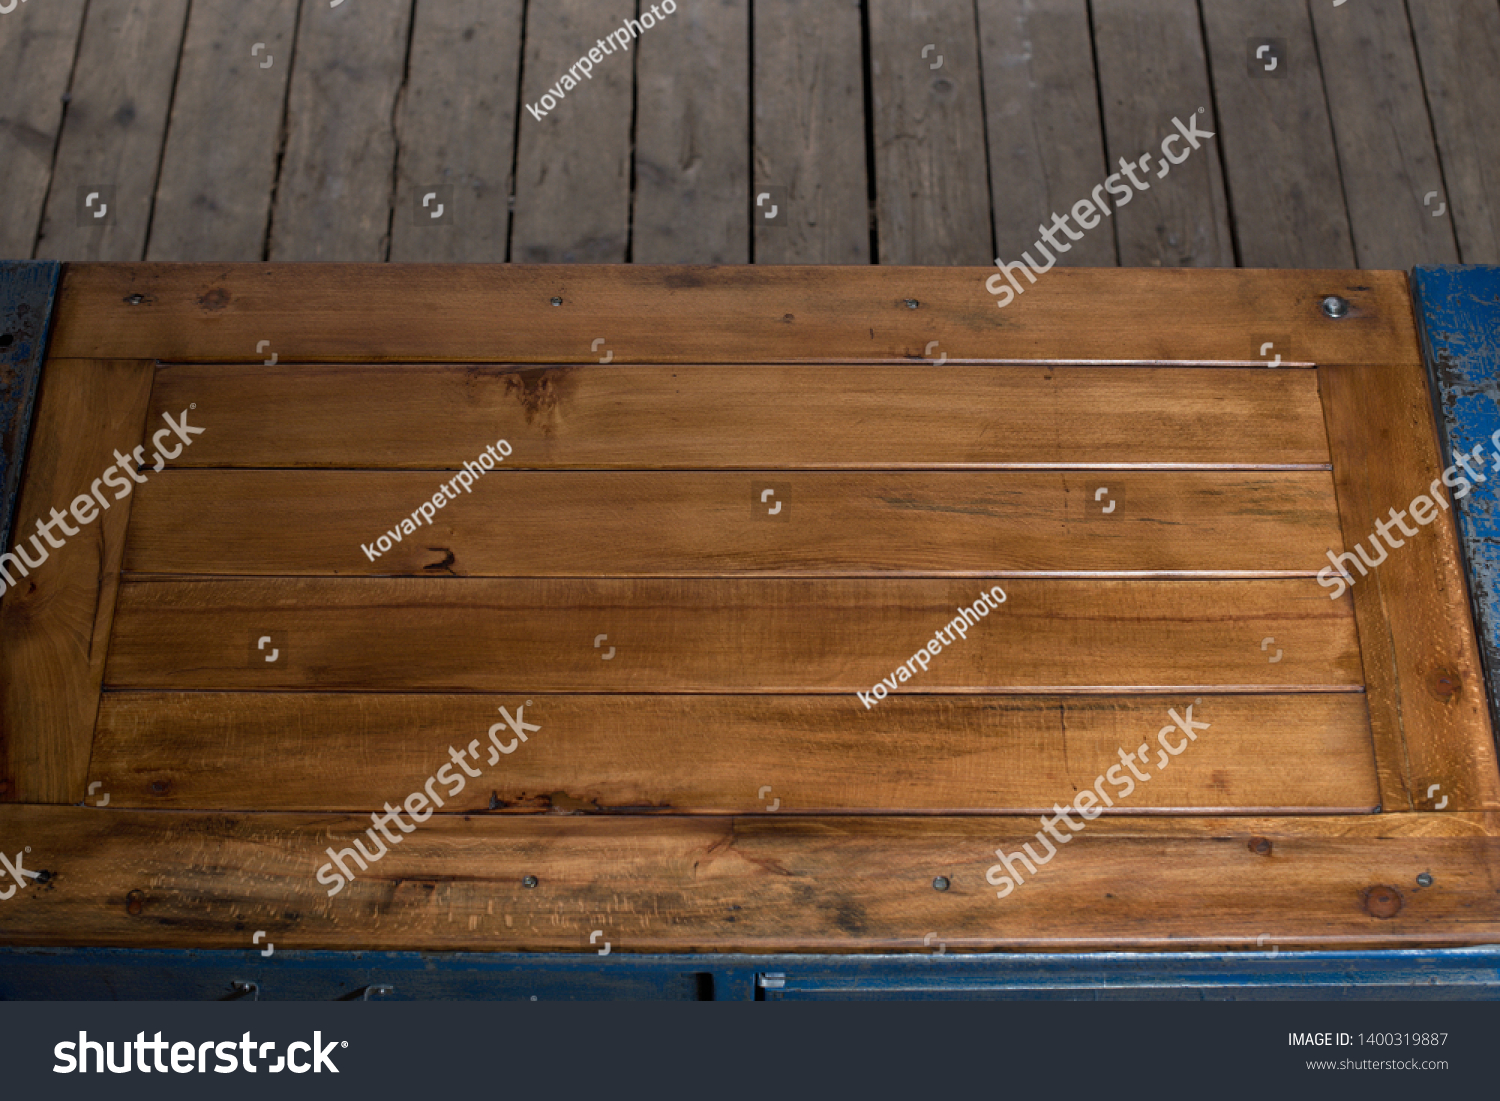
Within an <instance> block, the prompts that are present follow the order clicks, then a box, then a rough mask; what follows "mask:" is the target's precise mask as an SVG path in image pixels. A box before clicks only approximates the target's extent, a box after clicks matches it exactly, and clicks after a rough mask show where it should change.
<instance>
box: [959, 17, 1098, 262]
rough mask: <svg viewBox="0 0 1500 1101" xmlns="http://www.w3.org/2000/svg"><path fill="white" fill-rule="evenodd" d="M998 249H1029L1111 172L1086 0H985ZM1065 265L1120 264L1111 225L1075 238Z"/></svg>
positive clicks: (983, 49) (983, 34)
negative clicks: (1042, 231) (1056, 218)
mask: <svg viewBox="0 0 1500 1101" xmlns="http://www.w3.org/2000/svg"><path fill="white" fill-rule="evenodd" d="M977 6H978V13H979V34H980V38H979V43H980V55H981V58H982V61H983V64H984V102H985V119H986V122H987V124H988V126H989V165H990V188H991V205H992V210H993V213H994V222H995V244H996V255H998V256H999V257H1001V258H1002V259H1005V260H1012V259H1015V258H1016V257H1019V256H1020V255H1021V253H1022V251H1024V250H1026V249H1029V248H1030V247H1031V245H1032V243H1033V242H1034V241H1036V240H1037V234H1038V233H1039V232H1040V227H1042V226H1050V225H1051V224H1052V215H1053V213H1054V212H1064V211H1071V210H1072V209H1073V207H1074V206H1075V205H1076V204H1077V203H1078V202H1079V201H1080V200H1081V199H1084V198H1086V197H1087V196H1088V195H1089V193H1090V192H1091V191H1093V189H1094V187H1095V186H1097V185H1098V184H1099V183H1100V182H1102V181H1103V180H1104V179H1105V178H1106V177H1107V176H1109V174H1110V172H1111V171H1112V170H1111V169H1109V168H1107V167H1105V165H1106V163H1107V162H1106V159H1105V155H1104V128H1103V126H1102V125H1101V123H1100V121H1099V89H1098V84H1097V82H1096V81H1095V78H1094V51H1093V42H1092V39H1091V36H1090V28H1089V9H1088V0H978V5H977ZM1057 262H1058V264H1060V265H1062V266H1065V267H1066V266H1074V267H1113V266H1115V265H1116V264H1118V263H1119V253H1118V251H1117V250H1116V248H1115V234H1114V229H1113V227H1110V228H1108V229H1106V228H1104V227H1100V228H1099V229H1098V230H1097V231H1096V232H1093V233H1090V234H1088V235H1086V236H1085V237H1084V238H1083V240H1081V241H1075V242H1072V247H1071V248H1070V249H1069V251H1067V252H1065V253H1062V254H1061V255H1060V256H1058V259H1057Z"/></svg>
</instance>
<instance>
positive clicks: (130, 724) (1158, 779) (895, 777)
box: [89, 692, 1378, 815]
mask: <svg viewBox="0 0 1500 1101" xmlns="http://www.w3.org/2000/svg"><path fill="white" fill-rule="evenodd" d="M501 707H504V708H505V709H506V710H507V712H509V714H510V715H511V716H512V717H515V718H517V721H519V722H524V723H526V724H528V725H532V726H536V727H539V728H540V729H539V730H536V731H533V732H531V733H530V736H529V740H528V741H527V742H526V743H524V745H519V744H517V742H516V739H515V737H514V734H513V732H512V730H511V728H510V727H508V726H502V727H501V728H500V729H499V730H498V731H496V732H495V733H496V736H497V738H498V745H499V746H500V747H502V748H503V747H506V746H509V747H510V749H511V752H510V753H509V754H508V755H505V756H503V757H502V756H501V755H500V754H497V753H495V752H492V747H493V746H494V745H495V744H496V743H492V742H491V741H490V739H489V737H488V732H489V730H490V728H491V726H492V725H493V724H495V723H497V722H501V723H503V722H504V721H505V720H504V719H503V717H502V716H501V714H500V708H501ZM1189 707H1191V708H1192V709H1193V721H1194V722H1206V723H1208V724H1209V725H1208V727H1207V728H1206V729H1205V730H1203V731H1202V732H1199V733H1198V734H1197V739H1196V741H1194V742H1192V743H1189V744H1187V745H1186V748H1179V755H1178V756H1176V757H1171V756H1168V755H1167V754H1166V753H1163V752H1162V748H1163V746H1162V744H1161V742H1160V739H1159V738H1158V734H1159V733H1160V732H1161V730H1162V729H1163V728H1164V727H1165V728H1166V729H1167V730H1168V734H1167V743H1166V744H1167V746H1169V747H1182V746H1183V745H1184V743H1186V739H1185V738H1184V737H1183V736H1182V733H1181V731H1180V729H1179V728H1177V727H1175V726H1174V724H1173V720H1172V719H1171V717H1170V714H1169V713H1170V712H1171V711H1174V710H1175V711H1176V712H1177V713H1178V714H1179V715H1184V716H1185V712H1186V709H1188V708H1189ZM476 737H477V738H479V739H480V745H481V746H482V747H483V748H484V752H483V753H481V755H480V756H479V757H478V758H476V759H475V761H474V762H473V764H474V765H475V766H478V767H479V768H480V771H481V772H482V773H483V775H482V777H481V778H480V779H478V780H476V781H475V782H474V783H473V784H471V785H468V786H466V787H465V788H464V789H463V790H462V791H460V792H459V793H458V795H457V796H456V797H454V798H452V799H451V800H450V802H449V803H448V805H447V806H446V807H445V808H444V810H445V812H448V813H453V812H464V813H482V812H488V811H496V812H505V813H515V814H537V813H550V814H597V813H606V814H615V815H619V814H642V813H660V814H683V813H690V814H691V813H712V814H723V813H738V814H753V813H757V812H765V813H773V812H774V813H782V814H807V813H829V812H846V813H847V812H855V811H857V812H881V813H890V812H892V811H901V812H903V813H913V812H915V813H921V812H935V813H947V814H957V813H1041V812H1046V813H1049V814H1050V813H1051V808H1052V804H1053V803H1054V802H1056V801H1058V800H1064V801H1066V800H1069V799H1071V798H1072V797H1073V794H1074V793H1075V792H1079V791H1082V790H1084V789H1086V788H1090V787H1092V786H1093V785H1094V783H1095V781H1096V780H1097V779H1098V778H1099V777H1101V776H1104V775H1105V774H1106V772H1108V770H1110V769H1111V768H1119V769H1121V771H1119V772H1117V774H1116V780H1117V781H1118V780H1120V779H1123V778H1128V777H1130V775H1131V774H1130V773H1128V772H1125V771H1123V768H1124V767H1126V766H1122V762H1121V759H1120V756H1119V754H1120V752H1121V751H1122V747H1123V750H1124V751H1125V752H1128V753H1129V754H1132V755H1137V760H1138V761H1141V760H1144V763H1145V767H1146V769H1148V770H1149V771H1148V773H1147V774H1148V775H1149V776H1150V779H1149V780H1148V781H1145V782H1141V783H1136V784H1133V788H1134V790H1130V789H1129V788H1127V787H1126V784H1125V783H1116V784H1115V785H1113V786H1111V785H1110V784H1109V783H1108V782H1106V783H1105V784H1104V785H1103V790H1104V791H1106V792H1112V793H1113V795H1120V794H1121V793H1122V792H1127V794H1126V795H1124V796H1123V797H1121V798H1120V799H1119V800H1118V802H1117V803H1116V805H1115V806H1114V807H1113V808H1110V807H1106V806H1105V805H1104V804H1103V803H1100V804H1099V805H1100V807H1101V809H1102V813H1104V814H1116V813H1121V814H1150V813H1167V812H1172V811H1178V812H1181V811H1183V810H1192V811H1196V812H1213V811H1240V812H1246V813H1254V812H1261V813H1267V812H1275V813H1286V814H1307V813H1319V812H1326V811H1338V810H1342V811H1345V812H1354V813H1359V812H1367V811H1370V810H1372V809H1373V808H1374V807H1375V805H1376V802H1377V801H1378V794H1377V791H1376V784H1375V770H1374V758H1373V754H1372V752H1371V744H1370V735H1369V722H1368V719H1367V717H1366V714H1365V703H1364V699H1363V697H1362V696H1360V695H1359V694H1355V693H1329V694H1305V693H1304V694H1295V693H1294V694H1282V695H1254V696H1204V697H1199V698H1198V699H1197V702H1196V703H1195V701H1194V699H1193V698H1191V697H1182V698H1178V697H1162V696H1141V697H1108V696H1063V697H1020V698H1016V697H998V696H967V697H965V696H959V697H951V696H950V697H942V696H931V695H900V696H894V697H888V698H887V699H885V700H884V701H882V702H880V703H879V704H878V706H877V710H875V711H873V712H867V711H866V709H865V708H864V706H863V705H862V704H861V703H860V702H859V701H858V700H857V699H856V698H854V697H852V696H851V697H845V698H840V697H827V696H606V695H558V696H533V697H522V696H489V695H437V694H421V695H407V694H400V695H397V694H391V693H347V694H346V693H338V694H332V693H329V694H324V693H282V692H254V693H248V692H247V693H220V692H180V693H176V692H174V693H155V692H108V693H106V694H105V696H104V700H103V704H102V706H101V710H100V718H99V737H98V739H97V741H96V743H95V746H94V755H93V759H92V761H91V763H90V774H89V780H90V782H91V783H92V782H97V783H98V784H99V790H101V791H107V792H109V793H110V796H109V798H110V803H109V805H110V806H111V807H126V808H128V807H139V808H148V809H170V810H194V809H196V810H210V809H212V810H351V811H352V810H379V809H380V807H381V804H382V803H383V802H384V800H385V799H386V798H390V799H396V798H397V797H398V796H400V795H404V794H405V793H406V792H407V791H409V790H413V788H414V786H416V787H420V786H421V783H422V782H423V781H424V780H425V779H426V777H428V776H429V775H431V774H432V773H433V772H434V771H435V770H437V769H438V768H440V767H442V766H443V765H446V764H448V763H449V762H450V756H449V749H450V748H457V749H458V750H459V751H460V752H463V751H465V750H466V749H467V748H469V746H470V743H471V742H472V741H473V739H474V738H476ZM1143 744H1144V745H1146V746H1147V747H1148V751H1147V752H1146V753H1145V754H1144V755H1143V756H1141V755H1139V754H1140V750H1139V747H1140V746H1141V745H1143ZM309 745H315V746H316V747H317V751H316V752H317V754H318V758H319V760H320V762H321V763H320V764H319V765H318V766H317V767H313V768H309V767H308V760H307V747H308V746H309ZM492 757H493V758H495V765H494V767H490V766H489V765H488V764H487V763H486V762H489V760H490V758H492ZM502 761H503V764H502V763H500V762H502ZM436 790H437V791H439V792H443V791H446V790H449V789H446V788H444V787H442V786H439V787H438V788H437V789H436ZM1096 790H1097V789H1096ZM382 793H384V794H382Z"/></svg>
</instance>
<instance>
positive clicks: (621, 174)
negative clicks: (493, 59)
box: [510, 0, 681, 264]
mask: <svg viewBox="0 0 1500 1101" xmlns="http://www.w3.org/2000/svg"><path fill="white" fill-rule="evenodd" d="M680 10H681V9H679V12H680ZM634 14H635V4H634V2H633V0H552V2H549V3H546V4H529V5H527V8H526V58H525V62H524V67H523V70H522V72H523V77H522V80H523V87H522V89H521V107H520V108H519V110H520V112H521V127H520V133H519V137H518V139H517V140H518V142H519V148H518V150H517V154H516V213H515V220H514V222H513V223H512V228H511V246H510V257H511V259H512V260H514V261H516V262H518V263H525V264H557V263H565V264H622V263H624V262H625V261H626V260H627V259H628V258H629V248H630V175H631V174H630V164H631V132H630V125H631V107H632V103H633V100H634V87H635V66H636V63H637V44H638V43H639V42H640V38H639V37H631V38H627V39H623V40H622V39H620V38H616V39H615V41H614V43H611V44H606V46H602V47H601V46H598V45H596V43H599V42H603V41H604V38H603V36H605V35H607V34H612V33H615V32H616V31H619V30H620V29H621V28H623V27H625V26H626V25H627V24H626V19H627V18H633V17H634ZM661 31H662V28H660V27H653V28H652V29H651V30H645V29H644V28H643V29H642V30H641V31H639V32H634V33H638V34H640V35H648V34H658V33H661ZM590 49H595V50H598V51H599V54H598V57H599V61H598V62H597V63H593V64H594V71H593V72H592V75H590V76H589V77H587V78H580V77H575V76H571V75H568V71H569V69H571V68H573V66H574V65H575V64H576V63H577V61H578V59H579V58H580V57H586V56H588V52H589V50H590ZM564 78H566V80H567V81H568V82H571V83H573V84H574V85H575V87H573V88H571V89H569V88H567V87H566V86H564ZM559 93H560V95H559ZM543 96H546V97H547V100H546V101H545V102H543V100H542V97H543ZM546 103H552V104H553V106H552V107H551V108H548V107H547V106H546ZM538 115H541V116H543V117H540V118H539V117H537V116H538Z"/></svg>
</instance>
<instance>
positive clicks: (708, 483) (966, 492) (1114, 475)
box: [126, 422, 1339, 577]
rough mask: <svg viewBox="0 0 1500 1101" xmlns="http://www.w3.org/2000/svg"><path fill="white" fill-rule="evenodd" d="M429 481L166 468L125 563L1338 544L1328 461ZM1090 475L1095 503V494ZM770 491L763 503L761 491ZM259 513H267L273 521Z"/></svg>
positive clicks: (1131, 555)
mask: <svg viewBox="0 0 1500 1101" xmlns="http://www.w3.org/2000/svg"><path fill="white" fill-rule="evenodd" d="M205 423H206V422H205ZM206 436H207V432H205V438H206ZM439 481H440V476H439V475H435V474H433V473H431V472H425V473H419V472H412V473H400V474H396V473H380V474H374V473H371V474H361V473H353V472H346V471H285V472H282V471H258V470H257V471H250V470H247V471H223V470H176V471H170V472H166V473H164V474H163V475H162V476H161V477H158V478H155V479H153V480H152V481H151V482H150V483H149V484H147V485H145V486H142V487H141V489H140V491H139V493H138V495H137V500H136V503H135V505H134V512H133V514H134V518H135V526H134V528H133V531H132V536H131V540H130V547H129V551H128V552H127V555H126V569H127V570H130V571H133V572H143V573H152V574H238V575H273V576H274V575H285V574H299V575H317V576H323V575H337V576H348V575H351V574H352V575H365V576H376V575H389V574H407V575H411V576H417V577H423V576H428V577H430V576H432V575H433V574H434V573H436V574H438V575H440V576H442V575H456V576H463V577H480V576H489V577H569V576H616V577H620V576H629V577H660V576H692V575H709V576H726V575H742V574H777V575H781V576H789V575H797V574H808V575H844V576H847V575H851V574H877V575H881V574H904V575H923V576H936V575H958V576H962V575H968V576H976V577H977V576H981V575H986V576H987V575H1003V574H1010V573H1035V572H1039V571H1040V572H1046V573H1080V572H1082V573H1092V572H1109V573H1119V572H1128V573H1130V574H1132V575H1145V574H1149V575H1153V576H1168V575H1182V574H1192V573H1200V574H1201V573H1212V574H1219V575H1225V574H1234V575H1239V576H1271V575H1288V574H1297V573H1300V574H1303V575H1306V576H1312V575H1314V574H1316V573H1317V572H1318V570H1319V569H1321V568H1323V567H1324V566H1326V565H1327V564H1328V560H1327V559H1326V558H1325V557H1324V552H1325V551H1326V550H1327V548H1328V547H1330V546H1333V545H1335V544H1337V543H1338V541H1339V524H1338V508H1337V505H1336V503H1335V501H1334V496H1333V480H1332V478H1331V476H1330V475H1329V474H1328V472H1327V471H1307V472H1284V473H1273V474H1262V473H1247V474H1239V473H1233V474H1230V473H1197V472H1195V473H1186V472H1184V473H1167V472H1149V473H1147V472H1136V471H1132V472H1130V473H1128V474H1125V473H1122V472H1119V471H1105V472H1097V471H1096V472H1087V473H1086V472H1076V473H1062V472H1028V471H1008V472H1004V473H1002V474H998V475H997V474H994V473H989V472H980V471H948V472H944V473H925V472H921V473H919V472H902V473H891V472H879V473H839V472H817V473H806V472H798V473H795V474H792V473H780V472H761V473H756V472H752V471H733V472H724V473H707V472H702V473H700V472H690V471H683V472H674V473H664V472H658V473H649V474H646V473H640V472H635V471H618V472H613V473H599V472H593V471H578V472H570V471H558V472H540V471H507V472H504V473H502V474H499V475H497V476H496V477H494V478H488V479H485V480H484V481H483V482H480V483H478V484H476V485H475V486H474V488H473V492H472V493H460V494H459V499H458V500H457V501H456V502H451V503H446V502H445V505H444V508H443V510H442V512H441V513H439V512H438V511H437V508H436V506H435V505H434V504H432V502H431V501H430V500H429V499H430V498H431V497H432V496H433V495H434V493H435V489H434V486H435V484H437V483H438V482H439ZM455 488H456V487H455ZM1101 488H1102V489H1104V490H1105V491H1106V492H1105V496H1106V497H1107V498H1108V503H1104V502H1102V501H1096V500H1094V494H1095V492H1096V490H1098V489H1101ZM767 489H768V490H770V491H771V499H770V500H767V501H765V502H761V501H760V500H759V499H758V498H759V497H760V495H761V493H762V492H764V491H765V490H767ZM421 502H427V503H428V505H429V507H428V510H427V511H428V512H431V513H432V514H433V515H432V517H431V519H430V524H431V525H432V526H430V527H428V526H425V522H426V521H427V517H426V516H425V514H423V513H418V514H417V516H416V520H415V521H413V526H414V527H415V528H416V529H417V530H414V531H413V532H410V533H408V534H407V537H406V538H404V539H403V540H402V541H401V543H399V544H397V545H396V546H393V547H392V549H391V550H390V551H389V552H388V553H385V554H382V555H380V556H379V557H378V558H377V559H373V560H372V559H371V558H369V556H367V555H366V554H364V553H363V552H362V551H361V550H360V546H361V544H363V543H366V542H368V541H369V539H370V537H371V535H372V534H373V533H375V532H376V530H377V529H378V527H379V526H380V525H382V524H387V523H388V524H389V525H390V526H393V527H394V526H396V525H397V524H399V517H402V516H406V515H408V514H410V513H412V512H416V511H417V510H416V506H417V505H418V504H419V503H421ZM1106 508H1108V509H1109V510H1110V511H1109V512H1108V513H1105V512H1104V509H1106ZM772 509H775V510H776V511H775V513H772V511H771V510H772ZM268 516H275V517H276V522H275V523H274V524H267V523H266V522H265V520H266V517H268ZM288 531H295V532H297V538H295V539H288V538H287V532H288Z"/></svg>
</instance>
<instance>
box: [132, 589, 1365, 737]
mask: <svg viewBox="0 0 1500 1101" xmlns="http://www.w3.org/2000/svg"><path fill="white" fill-rule="evenodd" d="M987 580H989V579H980V580H975V579H972V578H971V579H966V580H958V581H954V580H908V579H900V580H896V579H887V580H833V579H818V580H795V579H787V578H776V579H763V578H743V579H735V580H705V579H693V580H595V579H588V578H570V579H545V580H529V579H489V578H405V579H403V578H396V579H377V578H350V579H339V580H325V579H308V578H304V579H298V578H265V579H255V580H220V581H157V582H126V583H125V584H124V585H123V586H122V587H121V591H120V600H119V610H118V613H117V615H116V620H115V633H114V636H113V642H112V644H111V647H110V656H109V668H108V674H107V677H106V683H107V684H109V685H110V686H112V687H138V688H180V689H194V688H224V689H231V688H233V689H238V688H246V689H259V690H271V689H277V688H287V689H291V688H318V689H351V690H360V689H367V688H368V687H369V686H370V685H372V684H378V685H381V686H382V687H383V688H385V689H388V690H392V691H395V690H401V689H413V690H448V691H522V692H569V691H605V692H631V691H664V692H677V691H685V692H733V691H754V692H803V691H807V692H818V693H822V692H828V693H849V694H851V695H849V696H846V699H847V700H848V705H849V706H850V707H858V706H859V702H858V700H857V699H856V698H854V697H853V696H852V693H854V692H855V691H857V690H863V691H865V692H867V693H868V692H870V691H872V689H873V686H874V685H875V684H876V682H878V681H879V680H880V678H881V677H890V678H892V679H893V680H897V681H898V683H900V684H902V685H904V684H905V683H906V681H904V680H900V679H899V677H898V674H897V673H896V672H895V671H894V667H895V666H896V665H899V664H901V663H904V662H905V661H907V659H908V658H909V656H910V655H911V654H912V652H913V651H914V650H917V649H920V648H921V647H922V646H924V645H925V644H926V643H927V641H928V640H929V639H931V638H933V637H934V635H933V632H935V631H936V630H937V629H938V628H940V627H942V628H946V626H947V624H948V622H949V621H950V620H951V619H953V618H954V617H956V616H958V615H959V612H958V611H957V608H958V606H959V605H960V603H963V604H965V605H968V604H972V603H973V602H974V601H976V600H978V599H979V595H980V593H981V592H982V591H987V590H988V589H989V588H990V586H989V585H986V584H985V582H986V581H987ZM1001 590H1002V591H1003V592H1004V593H1006V594H1007V595H1008V596H1009V600H1008V601H1006V602H1005V603H1004V604H1003V605H1002V606H1001V608H1000V610H999V611H998V612H997V613H993V614H994V616H995V618H993V619H990V620H988V621H987V622H984V623H982V624H979V625H977V627H973V628H971V629H970V631H969V635H968V637H967V640H965V639H963V638H959V639H957V642H956V645H954V646H952V647H951V648H950V649H943V650H942V651H941V652H940V654H939V655H938V658H939V659H941V660H933V661H932V662H931V668H929V669H928V670H927V671H926V672H923V673H921V674H920V676H918V677H916V678H915V682H914V687H913V690H916V691H921V692H973V691H990V690H997V689H1017V690H1028V691H1040V690H1043V689H1053V690H1056V689H1063V688H1073V687H1090V688H1093V687H1099V688H1113V687H1121V688H1132V689H1149V688H1160V689H1164V690H1166V689H1170V690H1174V691H1175V690H1177V689H1179V688H1187V689H1196V688H1198V687H1200V686H1201V687H1202V688H1203V689H1204V690H1208V689H1211V688H1233V689H1246V690H1248V689H1251V688H1260V689H1274V688H1288V687H1290V688H1299V689H1309V690H1324V689H1328V690H1341V689H1342V690H1348V689H1353V688H1356V687H1358V685H1359V684H1360V683H1361V681H1360V670H1359V650H1358V648H1357V647H1356V644H1355V637H1354V618H1353V610H1352V607H1351V606H1350V603H1349V601H1348V600H1347V599H1343V600H1338V601H1332V600H1329V599H1328V595H1327V590H1325V589H1323V588H1320V587H1319V585H1318V584H1317V582H1315V581H1312V580H1311V579H1301V578H1298V579H1291V580H1256V581H1099V580H1064V579H1056V578H1035V579H1030V578H1028V579H1024V580H1007V581H1006V582H1005V583H1004V585H1003V586H1001ZM994 599H995V600H998V599H999V597H998V596H997V597H995V598H994ZM267 635H269V636H271V638H272V640H273V641H272V643H271V645H273V646H274V647H275V648H276V649H277V650H278V651H283V650H284V651H285V652H282V653H281V654H280V657H279V659H278V660H277V661H276V662H275V663H274V664H268V663H267V662H266V661H264V660H262V659H260V658H259V657H258V655H257V654H256V653H255V649H256V643H257V640H258V639H259V638H262V637H264V636H267ZM601 636H603V637H604V638H605V639H607V644H608V645H610V646H613V647H616V648H617V649H618V652H617V654H616V656H615V658H614V659H613V660H608V659H606V660H601V658H602V657H603V653H604V651H603V649H602V647H601V646H596V645H594V643H597V642H601ZM946 637H950V638H951V637H953V636H952V635H951V634H950V635H949V636H946ZM1267 638H1273V639H1274V640H1275V643H1274V644H1275V645H1276V646H1277V647H1278V648H1280V649H1282V650H1283V652H1284V658H1283V660H1282V661H1281V662H1280V663H1279V664H1272V663H1270V662H1269V659H1268V658H1267V652H1266V650H1265V649H1263V648H1262V645H1261V644H1262V643H1263V641H1264V640H1265V639H1267ZM282 639H284V640H285V645H284V646H282V645H281V640H282ZM913 668H915V667H913ZM908 679H911V678H910V674H908Z"/></svg>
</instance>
